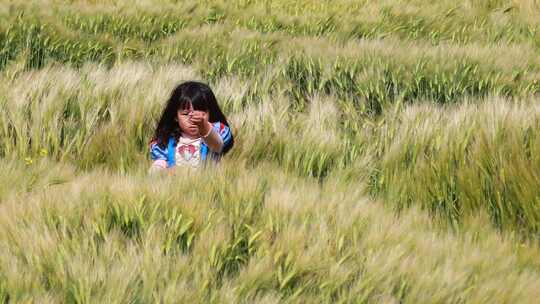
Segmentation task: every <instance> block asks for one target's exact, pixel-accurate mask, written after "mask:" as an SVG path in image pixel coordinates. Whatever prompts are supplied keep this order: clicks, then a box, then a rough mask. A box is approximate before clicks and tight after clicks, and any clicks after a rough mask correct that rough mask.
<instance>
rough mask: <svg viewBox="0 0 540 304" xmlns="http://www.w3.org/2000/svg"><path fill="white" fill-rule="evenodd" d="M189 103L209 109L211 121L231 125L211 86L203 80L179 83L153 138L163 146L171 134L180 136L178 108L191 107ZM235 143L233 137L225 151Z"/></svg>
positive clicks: (198, 107) (164, 110) (209, 119)
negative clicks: (177, 118)
mask: <svg viewBox="0 0 540 304" xmlns="http://www.w3.org/2000/svg"><path fill="white" fill-rule="evenodd" d="M189 103H191V104H192V105H193V109H194V110H198V111H208V121H209V122H211V123H214V122H218V121H219V122H221V123H223V124H225V125H226V126H229V122H228V121H227V118H226V117H225V115H223V112H222V111H221V109H220V108H219V105H218V103H217V100H216V96H214V93H213V92H212V90H211V89H210V87H209V86H208V85H206V84H204V83H202V82H197V81H186V82H184V83H181V84H179V85H178V86H177V87H176V88H175V89H174V90H173V91H172V93H171V96H170V97H169V99H168V100H167V105H166V106H165V109H163V113H162V114H161V118H160V119H159V122H158V124H157V127H156V131H155V133H154V137H153V139H154V140H157V142H158V144H159V145H160V146H161V147H163V148H165V146H166V145H167V142H168V140H169V137H170V136H174V137H178V136H180V127H179V125H178V122H177V121H176V120H175V118H176V114H177V112H178V110H180V109H185V108H187V107H189ZM231 136H232V133H231ZM233 143H234V139H232V141H231V144H230V145H228V146H227V147H224V148H223V153H226V152H227V151H228V150H230V148H232V146H233Z"/></svg>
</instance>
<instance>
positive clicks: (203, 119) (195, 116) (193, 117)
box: [189, 111, 212, 136]
mask: <svg viewBox="0 0 540 304" xmlns="http://www.w3.org/2000/svg"><path fill="white" fill-rule="evenodd" d="M189 119H190V121H191V123H192V124H194V125H196V126H197V128H198V129H199V135H201V136H203V135H206V134H208V132H209V131H210V130H211V129H212V125H210V123H209V122H208V113H207V112H204V111H193V112H192V113H191V114H190V118H189Z"/></svg>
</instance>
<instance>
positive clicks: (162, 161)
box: [148, 141, 167, 173]
mask: <svg viewBox="0 0 540 304" xmlns="http://www.w3.org/2000/svg"><path fill="white" fill-rule="evenodd" d="M150 158H151V159H152V160H153V162H152V166H150V169H149V170H148V171H149V172H150V173H151V172H156V171H161V170H164V169H167V148H165V149H163V148H161V147H160V146H159V145H158V143H157V141H151V142H150Z"/></svg>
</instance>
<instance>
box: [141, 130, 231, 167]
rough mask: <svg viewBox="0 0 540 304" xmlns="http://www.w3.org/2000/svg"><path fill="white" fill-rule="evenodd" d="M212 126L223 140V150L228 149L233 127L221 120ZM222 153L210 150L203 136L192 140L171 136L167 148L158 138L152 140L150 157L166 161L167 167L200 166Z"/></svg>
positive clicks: (216, 158) (217, 157)
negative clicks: (159, 142)
mask: <svg viewBox="0 0 540 304" xmlns="http://www.w3.org/2000/svg"><path fill="white" fill-rule="evenodd" d="M212 127H213V129H214V131H216V132H217V133H218V134H219V135H220V136H221V139H222V140H223V148H222V149H221V151H227V150H228V149H229V148H230V145H232V133H231V129H230V128H229V127H228V126H227V125H225V124H223V123H221V122H215V123H212ZM222 154H223V153H222V152H220V153H215V152H212V151H210V149H209V148H208V146H207V145H206V143H205V142H204V141H203V140H202V139H201V138H198V139H194V140H190V139H186V138H179V139H176V138H174V137H172V136H171V137H170V138H169V141H168V143H167V145H166V147H165V148H162V147H160V146H159V145H158V142H157V140H153V141H151V142H150V158H151V159H152V160H153V161H156V160H159V161H163V162H166V164H167V168H170V167H172V166H176V165H189V166H192V167H198V166H199V164H200V163H201V162H204V161H206V160H207V159H209V158H210V159H212V160H214V161H218V160H219V159H220V158H221V155H222Z"/></svg>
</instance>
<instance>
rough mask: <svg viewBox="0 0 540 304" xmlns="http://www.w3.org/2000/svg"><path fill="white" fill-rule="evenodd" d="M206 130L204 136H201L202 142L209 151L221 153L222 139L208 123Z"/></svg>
mask: <svg viewBox="0 0 540 304" xmlns="http://www.w3.org/2000/svg"><path fill="white" fill-rule="evenodd" d="M208 129H209V131H208V132H207V134H206V135H202V139H203V141H204V142H205V143H206V145H207V146H208V148H209V149H210V151H212V152H214V153H221V150H222V149H223V138H221V136H220V135H219V131H218V130H216V127H215V126H213V125H212V124H211V123H208Z"/></svg>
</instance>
